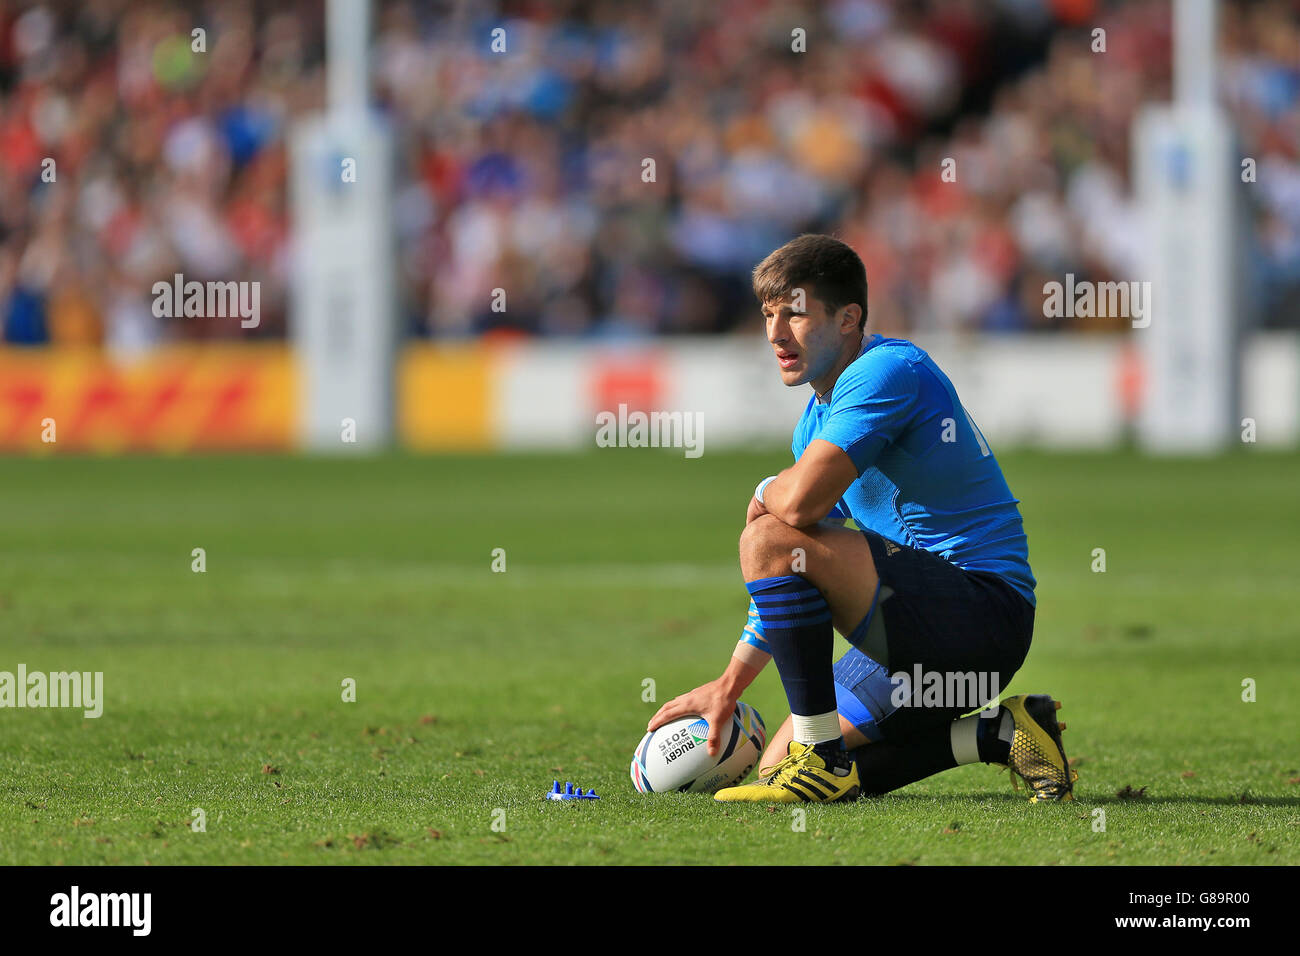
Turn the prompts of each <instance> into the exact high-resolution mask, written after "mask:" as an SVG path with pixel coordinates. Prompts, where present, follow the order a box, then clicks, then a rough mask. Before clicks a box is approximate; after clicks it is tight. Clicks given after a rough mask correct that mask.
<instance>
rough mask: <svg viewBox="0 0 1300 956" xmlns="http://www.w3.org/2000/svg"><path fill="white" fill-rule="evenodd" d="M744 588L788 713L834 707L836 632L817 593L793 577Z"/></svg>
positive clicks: (807, 713) (761, 580)
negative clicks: (781, 686) (768, 648)
mask: <svg viewBox="0 0 1300 956" xmlns="http://www.w3.org/2000/svg"><path fill="white" fill-rule="evenodd" d="M745 587H746V588H747V589H748V590H749V594H750V597H752V598H753V599H754V604H755V606H756V607H757V608H758V618H759V620H760V621H762V622H763V636H764V637H766V638H767V642H768V643H769V644H770V645H771V646H772V659H773V660H774V661H776V669H777V670H778V671H779V672H780V674H781V683H782V684H784V685H785V696H786V699H787V700H789V702H790V713H792V714H800V715H801V716H805V717H813V716H816V715H818V714H825V713H828V712H830V711H833V710H835V673H834V670H833V662H832V661H831V656H832V654H834V651H835V633H834V631H833V630H832V629H831V609H830V605H828V604H827V603H826V599H825V598H824V597H822V594H821V592H820V591H818V590H817V589H816V588H815V587H813V585H812V584H810V583H809V582H808V581H806V580H804V579H803V578H801V577H798V576H796V575H785V576H782V577H778V578H759V579H758V580H757V581H750V582H749V583H748V584H746V585H745Z"/></svg>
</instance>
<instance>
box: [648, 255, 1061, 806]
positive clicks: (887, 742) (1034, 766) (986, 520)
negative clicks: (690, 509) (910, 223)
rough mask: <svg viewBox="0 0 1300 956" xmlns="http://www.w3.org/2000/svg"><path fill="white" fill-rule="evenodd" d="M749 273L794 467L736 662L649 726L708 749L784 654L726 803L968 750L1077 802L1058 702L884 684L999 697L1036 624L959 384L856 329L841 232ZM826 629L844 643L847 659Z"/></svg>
mask: <svg viewBox="0 0 1300 956" xmlns="http://www.w3.org/2000/svg"><path fill="white" fill-rule="evenodd" d="M753 279H754V292H755V295H756V296H757V298H758V301H759V302H760V304H761V305H762V309H763V316H764V319H765V321H766V332H767V338H768V341H769V342H770V343H771V346H772V348H773V350H774V352H775V355H776V360H777V364H778V365H779V367H780V375H781V379H782V381H783V382H784V383H785V384H786V385H787V386H796V385H805V384H808V385H811V386H812V391H813V395H812V396H811V398H810V399H809V402H808V406H807V408H806V409H805V410H804V413H803V415H802V417H801V418H800V419H799V422H798V424H797V425H796V426H795V430H794V439H793V442H792V445H791V450H792V451H793V453H794V457H795V459H796V460H795V463H794V465H792V466H791V467H789V468H787V469H786V470H785V471H782V472H781V473H780V474H778V475H775V476H773V477H771V478H768V479H766V480H764V481H762V482H761V483H760V484H759V485H758V487H757V488H756V489H755V493H754V496H753V497H752V498H751V500H750V502H749V509H748V513H747V515H746V524H745V530H744V532H743V533H742V534H741V537H740V564H741V570H742V572H743V574H744V578H745V582H746V588H747V589H748V591H749V594H750V598H751V600H750V614H749V620H748V623H747V624H746V626H745V629H744V632H743V633H742V636H741V640H740V642H739V643H738V644H737V645H736V650H735V652H734V654H733V656H732V658H731V661H730V663H729V664H728V666H727V668H726V670H725V671H724V673H723V674H722V676H720V677H719V678H717V679H716V680H714V681H710V682H709V683H707V684H704V685H703V686H701V687H697V688H696V689H695V690H693V691H690V692H689V693H687V694H683V695H681V696H680V697H677V698H675V699H673V700H671V701H669V702H668V703H666V704H665V705H664V706H663V707H662V708H660V710H659V712H658V713H656V714H655V716H654V717H653V718H652V719H651V721H650V723H649V729H654V728H656V727H659V726H661V725H662V724H664V723H666V722H668V721H670V720H673V719H675V718H677V717H681V716H685V715H687V714H700V715H702V716H703V717H704V718H705V719H706V720H707V721H708V724H709V739H708V743H707V746H708V750H709V753H710V754H716V753H717V750H718V747H719V739H718V738H719V735H720V733H721V729H722V728H725V727H727V726H728V725H729V724H730V717H731V712H732V710H733V709H734V707H735V704H736V701H737V700H739V699H740V695H741V694H742V693H743V692H744V690H745V688H746V687H748V686H749V684H750V683H751V682H752V681H753V680H754V678H755V677H757V676H758V674H759V672H760V671H761V670H762V669H763V667H764V666H766V664H767V662H768V661H769V660H775V661H776V667H777V671H778V672H779V674H780V677H781V681H782V684H783V685H784V687H785V693H786V697H787V699H788V701H789V705H790V717H789V718H788V719H787V720H786V722H785V723H784V724H783V725H782V727H781V728H780V729H779V730H778V731H777V732H776V734H775V735H774V736H773V738H772V741H771V743H770V745H769V747H768V750H767V753H766V754H765V755H764V758H763V761H762V762H761V763H760V767H761V768H762V769H760V771H759V779H758V781H757V782H756V783H752V784H747V785H741V786H736V787H730V788H727V789H724V790H721V791H719V792H718V793H717V794H716V795H715V797H716V799H717V800H721V801H753V802H764V803H794V802H810V801H813V802H828V801H838V800H852V799H856V798H857V797H858V796H860V795H874V794H881V793H886V792H888V791H891V790H894V789H897V788H899V787H902V786H905V785H907V784H909V783H912V782H914V781H917V780H920V779H923V778H925V777H928V776H930V775H932V774H934V773H938V772H940V771H942V770H946V769H948V768H951V767H955V766H958V765H961V764H966V763H975V762H984V763H991V764H998V765H1002V766H1005V767H1008V768H1010V770H1011V771H1012V772H1013V773H1014V774H1016V775H1017V776H1020V777H1021V778H1023V779H1024V780H1025V781H1026V783H1027V785H1028V788H1029V790H1030V793H1031V799H1033V800H1035V801H1041V800H1062V799H1072V795H1073V783H1074V780H1075V779H1076V777H1077V774H1075V773H1074V772H1073V771H1072V770H1071V769H1070V767H1069V763H1068V761H1067V759H1066V756H1065V751H1064V749H1063V747H1062V744H1061V731H1062V730H1064V729H1065V725H1064V724H1059V723H1058V722H1057V719H1056V713H1055V711H1056V709H1058V708H1059V707H1060V704H1059V703H1057V702H1056V701H1054V700H1053V699H1052V698H1051V697H1049V696H1047V695H1020V696H1015V697H1010V698H1008V699H1006V700H1003V701H1002V702H1001V703H1000V704H995V705H994V707H993V708H990V709H986V710H984V711H983V712H982V713H970V712H971V711H974V710H977V709H979V708H980V707H982V706H983V705H984V704H986V703H992V701H991V700H954V699H943V700H941V701H940V702H939V703H938V704H936V703H935V702H934V701H933V700H932V699H931V695H928V694H927V695H923V693H922V688H920V687H910V688H909V687H908V685H907V684H905V683H902V682H897V681H895V680H894V679H893V677H892V675H896V674H898V673H899V672H902V673H903V674H906V675H913V674H916V673H918V672H920V673H922V674H926V675H931V674H933V675H937V676H938V679H939V680H940V681H942V685H941V686H944V687H945V689H946V688H955V687H962V686H966V687H970V686H973V683H972V681H971V678H972V677H978V678H982V679H983V681H982V683H979V686H982V687H985V688H988V687H992V688H993V690H992V696H993V697H994V698H996V695H997V693H998V689H999V688H1002V687H1005V686H1007V684H1008V683H1009V682H1010V681H1011V678H1012V676H1013V675H1014V674H1015V672H1016V671H1017V670H1018V669H1019V668H1020V666H1021V664H1022V663H1023V661H1024V659H1025V656H1026V654H1027V653H1028V651H1029V644H1030V638H1031V636H1032V634H1033V625H1034V610H1035V605H1036V602H1035V597H1034V587H1035V581H1034V576H1033V573H1032V572H1031V570H1030V567H1029V560H1028V542H1027V539H1026V537H1025V532H1024V529H1023V526H1022V523H1021V518H1020V512H1019V510H1018V508H1017V507H1016V506H1017V504H1018V501H1017V499H1015V498H1014V497H1012V495H1011V491H1010V489H1009V488H1008V487H1007V483H1006V480H1005V479H1004V478H1003V476H1002V470H1001V469H1000V468H999V467H998V463H997V460H996V459H995V458H994V456H993V453H992V451H991V450H990V449H989V446H988V443H987V442H986V441H985V440H984V436H983V435H982V434H981V433H980V431H979V429H978V428H977V427H976V425H975V423H974V421H973V419H972V418H971V417H970V416H969V415H968V414H967V412H966V410H965V409H964V408H963V407H962V405H961V402H960V400H959V399H958V397H957V393H956V391H955V389H954V388H953V385H952V383H951V382H950V381H949V380H948V377H947V376H946V375H945V374H944V373H943V372H942V371H941V370H940V369H939V367H938V366H937V365H936V364H935V363H934V361H933V360H932V359H931V358H930V357H929V356H928V355H927V354H926V353H925V352H924V351H922V350H921V349H919V348H917V347H916V346H915V345H913V344H912V343H910V342H907V341H904V340H901V339H892V338H885V337H883V336H880V335H874V334H873V335H869V336H868V335H865V327H866V319H867V276H866V270H865V268H864V266H863V264H862V261H861V259H859V258H858V256H857V254H856V253H855V252H854V251H853V250H852V249H851V248H849V247H848V246H847V245H845V244H844V243H842V242H839V241H838V240H836V239H833V238H830V237H828V236H817V235H804V236H800V237H799V238H797V239H795V240H793V241H791V242H789V243H787V244H786V245H784V246H782V247H781V248H780V249H777V250H776V251H775V252H773V253H771V254H770V255H769V256H768V257H767V258H766V259H764V260H763V262H761V263H760V264H759V265H758V266H757V268H755V270H754V277H753ZM847 519H852V520H853V522H854V524H855V525H856V526H857V528H858V530H852V529H849V528H846V527H844V524H845V522H846V520H847ZM832 628H833V629H834V630H836V631H838V632H839V633H840V634H842V635H843V636H844V637H845V638H846V639H847V640H848V642H849V643H850V644H851V645H852V647H851V648H850V649H849V651H848V652H847V653H846V654H845V655H844V656H843V657H841V658H840V659H839V660H838V661H834V660H833V656H834V636H833V633H832ZM948 675H953V676H955V677H957V678H958V679H957V680H952V679H950V678H949V676H948ZM963 680H964V681H965V683H964V684H963V683H962V681H963ZM976 682H977V683H978V681H976Z"/></svg>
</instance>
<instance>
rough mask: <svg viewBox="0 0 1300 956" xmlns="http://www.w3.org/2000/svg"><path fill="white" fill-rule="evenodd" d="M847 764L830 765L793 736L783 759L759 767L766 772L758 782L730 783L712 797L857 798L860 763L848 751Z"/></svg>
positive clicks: (730, 799)
mask: <svg viewBox="0 0 1300 956" xmlns="http://www.w3.org/2000/svg"><path fill="white" fill-rule="evenodd" d="M835 746H839V745H838V744H836V745H835ZM840 752H841V753H844V752H843V751H840ZM844 764H846V765H847V769H845V767H841V766H834V767H833V766H828V765H827V761H826V760H825V758H824V757H823V756H822V755H821V754H819V753H817V750H816V748H815V747H814V746H813V745H812V744H801V743H799V742H798V741H797V740H792V741H790V747H789V750H788V751H787V753H786V756H785V757H784V759H782V760H781V761H780V762H779V763H778V764H777V765H776V766H775V767H764V768H763V769H762V770H760V771H759V773H760V774H765V775H766V776H763V777H761V778H760V779H759V781H758V782H757V783H751V784H744V785H741V786H739V787H727V788H726V789H725V790H719V791H718V792H717V793H715V794H714V795H713V799H714V800H721V801H722V802H724V803H737V802H738V803H836V802H839V801H841V800H856V799H857V798H858V792H859V790H860V789H861V788H860V786H859V782H858V765H857V764H856V763H855V762H854V761H853V759H852V758H851V757H849V756H848V754H847V753H845V759H844Z"/></svg>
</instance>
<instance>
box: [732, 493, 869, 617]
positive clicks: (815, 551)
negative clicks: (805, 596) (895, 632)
mask: <svg viewBox="0 0 1300 956" xmlns="http://www.w3.org/2000/svg"><path fill="white" fill-rule="evenodd" d="M740 570H741V572H742V573H743V574H744V575H745V580H746V581H755V580H758V579H759V578H770V577H778V576H781V575H787V574H797V575H799V576H800V577H802V578H804V579H805V580H807V581H809V582H811V583H812V585H813V586H814V587H816V588H817V590H819V591H820V592H821V593H822V597H824V598H825V599H826V603H827V604H828V605H830V609H831V623H832V624H833V625H834V627H835V630H837V631H839V632H840V633H841V634H843V635H845V636H846V637H847V636H848V635H850V634H852V633H853V629H854V628H856V627H857V626H858V624H859V623H861V621H862V619H863V618H864V617H866V615H867V612H868V611H870V610H871V604H872V601H873V600H874V598H875V594H876V584H877V577H876V565H875V562H874V561H873V560H872V558H871V549H870V548H869V547H867V541H866V539H865V538H864V537H863V536H862V533H861V532H860V531H851V530H849V529H848V528H840V527H835V526H834V525H830V524H817V525H811V526H809V527H807V528H792V527H790V525H788V524H786V523H785V522H784V521H782V520H781V519H780V518H778V517H776V516H775V515H770V514H769V515H760V516H759V517H757V518H755V519H754V520H753V521H751V522H750V523H749V524H747V525H746V526H745V530H744V532H743V533H742V534H741V536H740Z"/></svg>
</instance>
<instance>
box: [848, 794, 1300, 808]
mask: <svg viewBox="0 0 1300 956" xmlns="http://www.w3.org/2000/svg"><path fill="white" fill-rule="evenodd" d="M886 800H890V801H904V800H907V801H912V802H916V803H931V804H934V803H941V802H943V801H945V800H976V801H980V802H985V803H998V804H1015V803H1028V802H1029V797H1028V796H1027V795H1026V794H1024V793H1020V794H1016V793H897V792H895V793H885V794H881V795H880V796H876V797H862V798H861V799H860V800H858V803H860V804H871V803H878V802H882V801H886ZM1072 803H1073V804H1074V805H1077V806H1083V805H1087V806H1095V805H1098V804H1121V805H1123V806H1130V807H1141V806H1154V805H1156V804H1183V805H1194V804H1198V803H1199V804H1204V805H1206V806H1220V807H1282V808H1285V809H1297V808H1300V796H1296V797H1268V796H1256V795H1254V794H1249V795H1247V796H1246V797H1245V798H1244V799H1243V797H1242V795H1241V794H1238V795H1237V796H1233V797H1212V796H1205V795H1201V796H1195V795H1187V796H1169V797H1162V796H1151V795H1147V796H1143V797H1118V796H1116V795H1115V794H1113V793H1108V794H1106V795H1104V796H1093V795H1091V794H1088V793H1077V792H1076V793H1075V797H1074V800H1073V801H1072ZM1062 806H1070V803H1066V804H1062Z"/></svg>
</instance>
